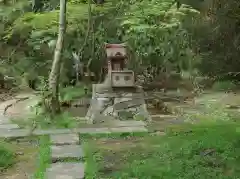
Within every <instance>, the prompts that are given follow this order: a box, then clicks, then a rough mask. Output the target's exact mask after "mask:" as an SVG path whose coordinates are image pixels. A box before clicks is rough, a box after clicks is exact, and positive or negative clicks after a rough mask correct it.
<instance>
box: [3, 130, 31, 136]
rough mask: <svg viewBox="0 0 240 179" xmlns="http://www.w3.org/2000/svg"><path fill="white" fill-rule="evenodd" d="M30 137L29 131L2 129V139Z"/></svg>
mask: <svg viewBox="0 0 240 179" xmlns="http://www.w3.org/2000/svg"><path fill="white" fill-rule="evenodd" d="M28 135H29V129H14V130H8V129H1V130H0V137H5V138H11V137H26V136H28Z"/></svg>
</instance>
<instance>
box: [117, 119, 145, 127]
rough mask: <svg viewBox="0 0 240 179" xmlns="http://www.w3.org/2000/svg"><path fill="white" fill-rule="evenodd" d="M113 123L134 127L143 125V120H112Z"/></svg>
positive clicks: (119, 125)
mask: <svg viewBox="0 0 240 179" xmlns="http://www.w3.org/2000/svg"><path fill="white" fill-rule="evenodd" d="M113 123H114V125H116V127H136V126H145V125H146V124H145V122H143V121H134V120H128V121H119V120H115V121H113Z"/></svg>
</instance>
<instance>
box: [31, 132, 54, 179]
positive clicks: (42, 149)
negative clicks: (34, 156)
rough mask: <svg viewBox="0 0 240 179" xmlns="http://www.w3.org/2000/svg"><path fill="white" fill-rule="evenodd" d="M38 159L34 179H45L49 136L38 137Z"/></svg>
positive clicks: (48, 160)
mask: <svg viewBox="0 0 240 179" xmlns="http://www.w3.org/2000/svg"><path fill="white" fill-rule="evenodd" d="M39 142H40V146H39V159H38V161H37V162H38V163H37V164H38V166H37V171H36V173H35V174H34V179H45V178H46V177H45V172H46V169H47V168H48V167H49V165H50V139H49V136H40V137H39Z"/></svg>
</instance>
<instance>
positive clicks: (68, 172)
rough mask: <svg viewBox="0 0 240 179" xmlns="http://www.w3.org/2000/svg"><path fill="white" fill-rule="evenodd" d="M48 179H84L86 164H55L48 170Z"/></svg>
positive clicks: (46, 176)
mask: <svg viewBox="0 0 240 179" xmlns="http://www.w3.org/2000/svg"><path fill="white" fill-rule="evenodd" d="M45 178H46V179H84V164H83V163H77V162H67V163H54V164H51V166H50V168H48V169H47V171H46V175H45Z"/></svg>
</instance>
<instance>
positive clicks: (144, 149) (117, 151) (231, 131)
mask: <svg viewBox="0 0 240 179" xmlns="http://www.w3.org/2000/svg"><path fill="white" fill-rule="evenodd" d="M239 127H240V125H239V124H236V123H229V122H221V123H219V124H216V123H214V122H213V123H210V124H201V125H195V126H193V125H192V126H188V128H179V130H176V129H174V131H173V130H172V131H171V130H170V131H169V133H168V134H167V135H166V136H145V137H131V138H128V139H126V138H122V137H119V138H116V139H106V140H100V139H98V140H89V141H88V142H86V143H85V151H86V163H87V164H86V179H98V178H105V179H130V178H138V179H161V178H162V179H193V178H194V179H210V178H218V179H233V178H236V179H237V178H240V132H239V131H238V130H237V129H239Z"/></svg>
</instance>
